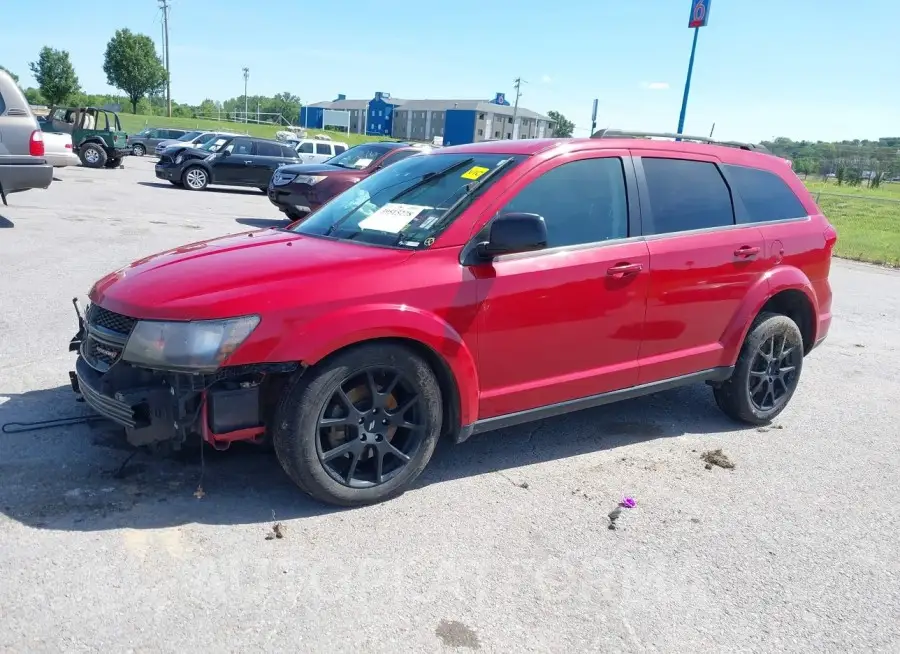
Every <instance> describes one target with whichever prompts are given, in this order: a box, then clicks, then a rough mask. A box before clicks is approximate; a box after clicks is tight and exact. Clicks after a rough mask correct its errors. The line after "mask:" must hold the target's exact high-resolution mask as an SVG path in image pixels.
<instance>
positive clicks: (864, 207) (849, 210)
mask: <svg viewBox="0 0 900 654" xmlns="http://www.w3.org/2000/svg"><path fill="white" fill-rule="evenodd" d="M806 186H807V187H808V188H809V190H810V191H811V192H812V193H813V196H814V197H815V198H816V201H817V202H818V204H819V207H820V208H821V209H822V213H824V214H825V215H826V216H827V217H828V220H830V221H831V223H832V224H833V225H834V226H835V228H837V231H838V242H837V245H836V247H835V254H837V255H838V256H840V257H845V258H847V259H856V260H857V261H868V262H871V263H879V264H884V265H888V266H894V267H898V266H900V184H897V183H887V184H883V185H882V186H881V187H880V188H877V189H869V188H866V187H864V186H863V187H850V186H838V185H837V183H835V182H834V181H828V182H822V181H819V180H816V181H812V180H808V181H807V182H806Z"/></svg>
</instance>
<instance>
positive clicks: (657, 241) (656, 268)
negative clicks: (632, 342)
mask: <svg viewBox="0 0 900 654" xmlns="http://www.w3.org/2000/svg"><path fill="white" fill-rule="evenodd" d="M633 153H634V155H635V159H634V163H635V170H636V172H637V179H638V184H639V186H640V193H641V196H640V197H641V216H642V230H643V234H644V236H645V237H646V238H647V245H648V247H649V249H650V290H649V295H648V298H647V317H646V322H645V324H644V338H643V343H642V345H641V351H640V375H639V383H641V384H646V383H651V382H655V381H661V380H664V379H671V378H673V377H680V376H682V375H688V374H691V373H699V372H701V371H706V370H709V369H712V368H716V367H719V366H725V365H731V363H733V362H726V361H725V360H724V355H725V352H724V348H723V345H722V343H721V342H720V339H721V338H722V336H723V334H724V332H725V330H726V327H727V326H728V324H729V322H730V321H731V320H732V318H733V317H734V315H735V314H736V312H737V311H738V309H739V307H740V306H741V303H742V302H743V300H744V298H745V297H746V296H747V293H748V292H749V290H750V288H751V287H752V286H754V285H755V284H756V283H757V282H758V281H760V279H761V278H762V276H763V275H764V274H765V272H766V270H767V269H768V264H767V263H766V257H765V241H764V239H763V235H762V232H761V231H760V230H759V228H758V227H756V226H754V225H748V224H736V222H735V214H734V206H733V200H732V197H731V192H730V190H729V188H728V185H727V184H726V183H725V180H724V178H723V176H722V174H721V171H720V169H719V164H718V162H717V160H715V159H714V158H712V157H703V156H698V155H694V154H691V155H689V158H688V155H683V154H679V153H677V152H657V151H651V150H635V151H634V152H633ZM638 155H639V156H638Z"/></svg>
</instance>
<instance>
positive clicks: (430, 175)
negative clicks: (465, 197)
mask: <svg viewBox="0 0 900 654" xmlns="http://www.w3.org/2000/svg"><path fill="white" fill-rule="evenodd" d="M473 161H475V159H474V157H469V158H468V159H463V160H461V161H457V162H456V163H454V164H452V165H450V166H447V167H446V168H443V169H442V170H439V171H438V172H427V173H425V174H423V175H422V177H421V179H419V180H418V181H416V182H415V183H414V184H413V185H412V186H410V187H409V188H406V189H404V190H402V191H401V192H400V193H398V194H397V195H395V196H394V197H392V198H391V199H390V200H389V201H388V202H386V203H385V204H388V203H390V202H396V201H397V200H398V199H400V198H401V197H403V196H404V195H406V194H407V193H409V192H410V191H413V190H415V189H417V188H419V187H421V186H423V185H424V184H427V183H428V182H433V181H434V180H436V179H440V178H442V177H444V176H445V175H449V174H450V173H452V172H453V171H454V170H456V169H457V168H460V167H462V166H465V165H466V164H468V163H471V162H473ZM407 181H408V180H401V181H399V182H397V183H396V184H391V185H389V186H385V187H384V188H383V189H381V190H380V191H378V193H376V194H375V195H381V194H382V193H384V192H385V191H387V190H388V189H389V188H393V187H394V186H397V185H399V184H403V183H405V182H407ZM373 197H375V196H369V197H368V198H366V199H365V200H363V201H362V202H360V203H359V204H358V205H356V206H355V207H353V209H351V210H350V211H348V212H347V213H346V214H344V215H343V216H341V218H340V220H336V221H335V222H334V223H332V225H331V227H329V228H328V229H327V230H326V231H325V233H324V234H323V235H322V236H331V235H332V234H334V232H335V231H336V230H337V228H338V227H340V226H341V225H343V224H344V221H346V220H347V219H348V218H349V217H350V216H352V215H353V214H354V213H356V211H357V210H358V209H359V208H360V207H361V206H363V205H364V204H365V203H366V202H370V201H371V200H372V198H373ZM423 208H424V207H423Z"/></svg>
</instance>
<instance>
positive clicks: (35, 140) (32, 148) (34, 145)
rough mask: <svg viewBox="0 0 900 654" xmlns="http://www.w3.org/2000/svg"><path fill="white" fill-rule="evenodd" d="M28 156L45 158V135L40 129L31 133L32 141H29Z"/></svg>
mask: <svg viewBox="0 0 900 654" xmlns="http://www.w3.org/2000/svg"><path fill="white" fill-rule="evenodd" d="M28 154H30V155H31V156H32V157H43V156H44V134H43V132H41V130H39V129H36V130H34V131H33V132H32V133H31V139H29V141H28Z"/></svg>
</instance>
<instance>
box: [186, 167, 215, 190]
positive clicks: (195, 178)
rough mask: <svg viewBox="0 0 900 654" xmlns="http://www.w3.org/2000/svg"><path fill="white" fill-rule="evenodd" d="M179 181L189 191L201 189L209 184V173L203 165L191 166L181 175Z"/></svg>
mask: <svg viewBox="0 0 900 654" xmlns="http://www.w3.org/2000/svg"><path fill="white" fill-rule="evenodd" d="M181 183H182V184H183V185H184V188H186V189H188V190H189V191H202V190H204V189H205V188H206V187H207V186H209V173H208V172H206V169H205V168H204V167H203V166H191V167H189V168H188V169H187V170H185V171H184V173H183V174H182V175H181Z"/></svg>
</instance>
